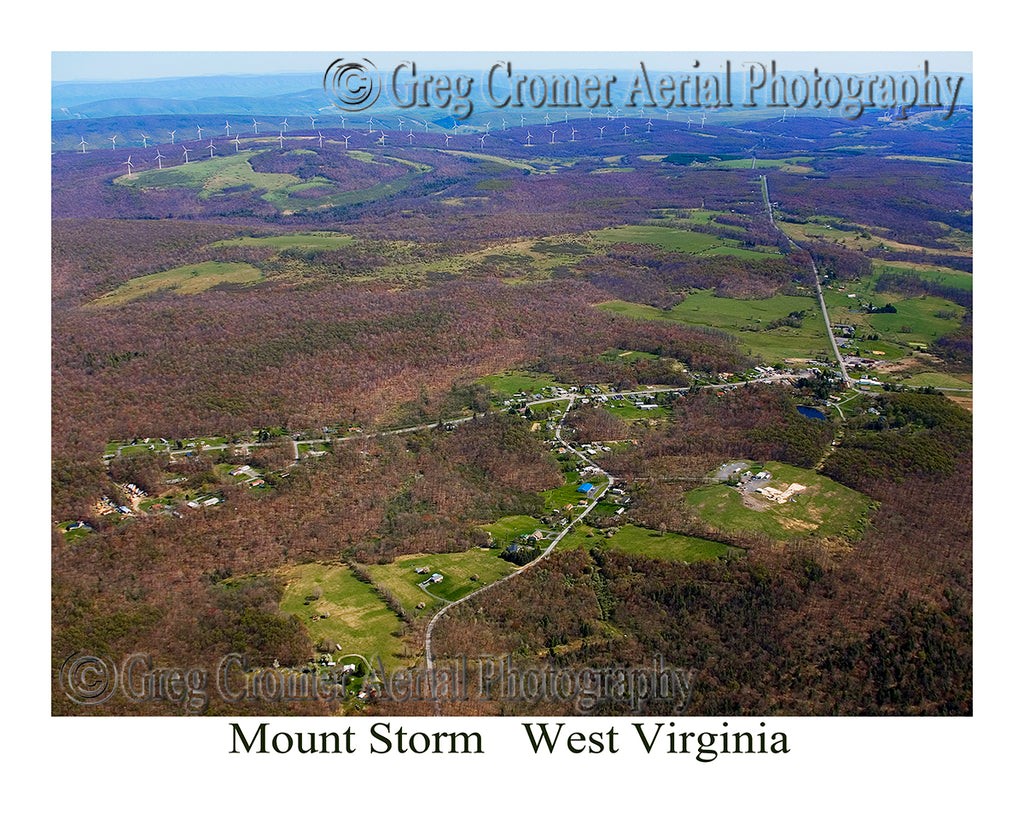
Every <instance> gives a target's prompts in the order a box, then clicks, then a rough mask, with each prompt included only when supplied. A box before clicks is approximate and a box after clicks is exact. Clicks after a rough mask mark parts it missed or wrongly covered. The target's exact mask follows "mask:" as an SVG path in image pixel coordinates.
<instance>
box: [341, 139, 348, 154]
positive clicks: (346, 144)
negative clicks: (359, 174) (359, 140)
mask: <svg viewBox="0 0 1024 819" xmlns="http://www.w3.org/2000/svg"><path fill="white" fill-rule="evenodd" d="M342 139H343V140H345V150H346V151H347V150H348V137H342Z"/></svg>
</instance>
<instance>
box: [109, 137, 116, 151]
mask: <svg viewBox="0 0 1024 819" xmlns="http://www.w3.org/2000/svg"><path fill="white" fill-rule="evenodd" d="M107 139H109V140H110V150H114V148H115V147H117V146H116V145H115V143H116V142H117V134H114V135H113V136H112V137H107Z"/></svg>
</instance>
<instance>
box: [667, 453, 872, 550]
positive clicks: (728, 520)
mask: <svg viewBox="0 0 1024 819" xmlns="http://www.w3.org/2000/svg"><path fill="white" fill-rule="evenodd" d="M764 468H765V469H767V470H768V471H769V472H771V473H772V480H771V481H770V482H769V484H768V485H769V486H771V487H774V488H777V489H785V488H786V487H787V486H789V484H791V483H799V484H803V485H804V486H806V487H807V490H806V491H805V492H803V493H802V494H797V495H794V496H793V497H791V498H790V499H789V501H788V502H787V503H784V504H776V503H771V502H765V503H764V507H765V508H763V509H760V510H759V509H752V508H749V507H748V506H745V505H744V503H743V497H742V495H741V493H740V492H738V491H737V490H735V489H732V488H730V487H728V486H725V485H724V484H719V485H715V486H706V487H701V488H700V489H694V490H692V491H690V492H688V493H687V495H686V503H687V505H688V506H690V507H691V508H692V509H693V510H694V511H696V512H697V513H698V514H699V515H700V516H701V518H703V519H704V520H705V521H707V522H708V523H710V524H711V525H712V526H715V527H717V528H718V529H721V530H723V531H729V532H736V531H755V532H764V533H765V534H767V535H768V536H770V537H772V538H775V539H776V540H782V541H786V540H792V539H794V538H797V537H800V536H802V535H807V534H811V533H812V532H813V533H815V534H817V535H820V536H822V537H841V538H843V539H845V540H847V541H851V542H852V541H855V540H857V539H858V538H859V537H860V535H861V533H862V532H863V530H864V525H865V523H866V522H867V517H868V514H869V512H870V511H871V508H872V504H871V501H870V500H869V499H868V498H867V497H866V496H865V495H862V494H861V493H860V492H856V491H854V490H853V489H850V488H848V487H846V486H843V485H842V484H838V483H836V482H835V481H833V480H831V479H829V478H826V477H824V476H823V475H819V474H818V473H816V472H813V471H811V470H808V469H800V468H798V467H795V466H789V465H788V464H781V463H775V462H771V463H767V464H765V465H764ZM753 497H754V498H757V499H761V496H760V495H753Z"/></svg>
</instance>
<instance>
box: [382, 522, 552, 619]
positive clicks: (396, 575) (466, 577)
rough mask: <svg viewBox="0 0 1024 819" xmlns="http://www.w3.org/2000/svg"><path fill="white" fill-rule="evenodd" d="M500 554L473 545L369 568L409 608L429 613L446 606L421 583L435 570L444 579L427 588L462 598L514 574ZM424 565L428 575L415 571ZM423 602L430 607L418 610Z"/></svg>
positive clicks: (453, 598) (410, 611)
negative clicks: (466, 548) (420, 586)
mask: <svg viewBox="0 0 1024 819" xmlns="http://www.w3.org/2000/svg"><path fill="white" fill-rule="evenodd" d="M484 528H487V527H484ZM531 531H532V530H531ZM498 554H499V550H498V549H480V548H473V549H470V550H468V551H465V552H452V553H450V554H435V555H426V554H420V555H409V556H407V557H400V558H398V559H397V560H395V561H394V562H393V563H387V564H384V565H372V566H367V567H366V570H367V572H369V574H370V576H371V577H372V578H373V580H374V582H376V583H380V584H381V585H383V586H386V587H387V588H388V589H390V590H391V592H392V593H393V594H394V595H395V597H397V598H398V599H399V601H400V602H401V603H402V606H404V607H405V609H406V611H408V612H409V613H410V614H416V613H417V611H419V612H429V611H430V610H431V609H434V608H437V607H439V606H440V605H442V604H441V603H440V602H439V601H438V600H437V599H435V598H434V597H431V596H430V595H429V594H427V593H426V592H425V591H423V590H422V589H421V588H419V585H418V584H419V583H422V582H423V581H424V580H426V579H427V578H428V577H430V575H431V574H433V573H434V572H439V573H440V574H442V575H444V580H442V581H441V582H440V583H432V584H430V585H429V586H428V587H427V588H429V589H430V591H431V593H433V594H435V595H437V597H441V598H443V599H445V600H458V599H459V598H462V597H465V596H466V595H467V594H469V593H470V592H472V591H475V590H476V589H479V588H482V587H483V586H486V585H488V584H490V583H493V582H494V581H495V580H497V579H498V578H499V577H504V576H505V575H507V574H511V572H512V571H514V570H515V568H516V567H515V566H513V565H512V564H511V563H509V562H508V561H507V560H502V559H501V558H500V557H498ZM421 567H426V568H427V569H429V571H428V572H427V573H426V574H416V571H415V570H416V569H418V568H421ZM473 575H477V576H478V579H477V580H470V578H471V577H472V576H473ZM419 603H425V604H426V606H425V607H424V608H423V609H419V610H418V609H417V608H416V606H417V605H418V604H419Z"/></svg>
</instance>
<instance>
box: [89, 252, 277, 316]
mask: <svg viewBox="0 0 1024 819" xmlns="http://www.w3.org/2000/svg"><path fill="white" fill-rule="evenodd" d="M262 278H263V273H262V272H261V271H260V270H258V269H257V268H255V267H253V266H252V265H251V264H245V263H243V262H200V263H199V264H190V265H183V266H182V267H175V268H172V269H171V270H165V271H163V272H162V273H151V274H150V275H148V276H138V277H136V278H134V279H129V280H128V281H126V282H125V283H124V284H122V285H121V286H120V287H118V288H117V289H116V290H112V291H111V292H109V293H106V294H104V295H102V296H100V297H99V298H98V299H96V301H95V302H93V303H94V304H97V305H103V306H106V305H112V304H124V303H125V302H129V301H133V300H134V299H138V298H142V297H143V296H148V295H149V294H150V293H156V292H158V291H160V290H171V291H173V292H174V293H176V294H178V295H194V294H195V293H202V292H203V291H204V290H209V289H210V288H211V287H214V286H215V285H218V284H252V283H254V282H258V281H260V280H261V279H262Z"/></svg>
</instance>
